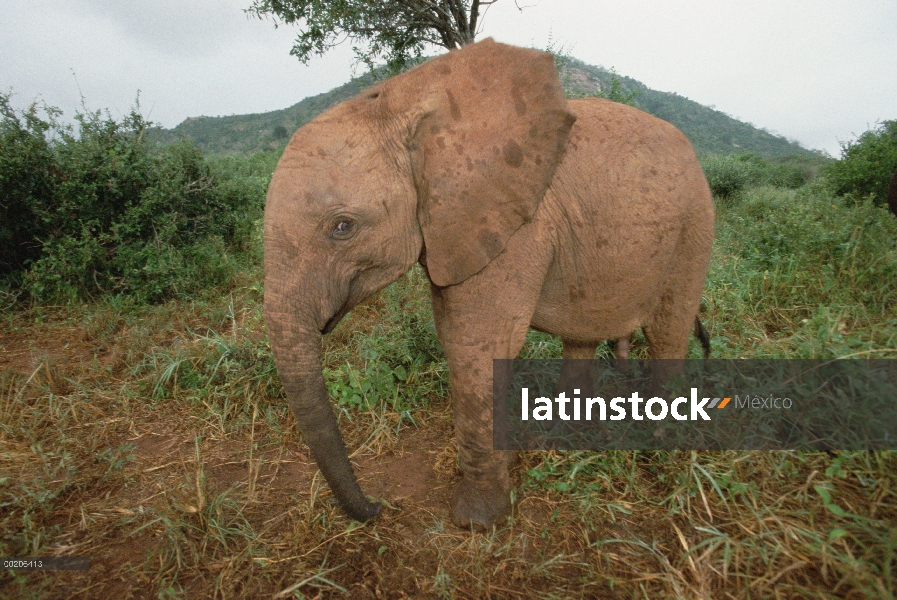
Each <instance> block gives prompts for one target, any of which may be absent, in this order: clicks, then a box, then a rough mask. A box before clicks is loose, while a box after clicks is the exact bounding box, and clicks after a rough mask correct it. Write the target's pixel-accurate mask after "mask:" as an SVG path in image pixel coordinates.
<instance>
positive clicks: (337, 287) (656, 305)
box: [264, 40, 714, 527]
mask: <svg viewBox="0 0 897 600" xmlns="http://www.w3.org/2000/svg"><path fill="white" fill-rule="evenodd" d="M713 227H714V206H713V199H712V196H711V194H710V190H709V188H708V185H707V181H706V180H705V178H704V174H703V172H702V170H701V167H700V165H699V164H698V161H697V159H696V157H695V153H694V150H693V149H692V147H691V144H690V143H689V142H688V140H687V139H686V138H685V136H683V135H682V134H681V133H680V132H679V131H678V130H677V129H676V128H674V127H673V126H672V125H670V124H669V123H666V122H664V121H661V120H660V119H656V118H654V117H652V116H650V115H648V114H646V113H644V112H642V111H640V110H637V109H635V108H631V107H629V106H625V105H622V104H617V103H614V102H610V101H607V100H602V99H582V100H574V101H571V102H569V103H568V102H567V101H566V100H565V98H564V95H563V91H562V89H561V86H560V83H559V81H558V78H557V74H556V71H555V66H554V60H553V58H552V56H551V55H549V54H545V53H542V52H537V51H534V50H526V49H522V48H515V47H511V46H506V45H503V44H498V43H495V42H493V41H492V40H486V41H483V42H480V43H477V44H472V45H469V46H466V47H464V48H463V49H460V50H457V51H452V52H450V53H448V54H446V55H443V56H440V57H438V58H435V59H433V60H430V61H428V62H426V63H424V64H423V65H421V66H419V67H417V68H415V69H413V70H411V71H408V72H406V73H404V74H402V75H398V76H396V77H393V78H391V79H389V80H387V81H385V82H383V83H381V84H379V85H377V86H376V87H373V88H371V89H369V90H367V91H366V92H364V93H362V94H360V95H359V96H357V97H356V98H354V99H352V100H348V101H346V102H343V103H342V104H339V105H337V106H335V107H333V108H331V109H330V110H328V111H327V112H325V113H324V114H322V115H320V116H319V117H317V118H316V119H314V120H313V121H312V122H310V123H308V124H307V125H305V126H304V127H302V128H301V129H299V130H298V131H297V132H296V134H295V135H294V136H293V138H292V140H291V141H290V143H289V145H288V146H287V148H286V150H285V152H284V154H283V157H282V158H281V159H280V162H279V163H278V166H277V169H276V170H275V172H274V176H273V177H272V180H271V184H270V187H269V189H268V200H267V206H266V209H265V233H264V235H265V318H266V321H267V326H268V331H269V335H270V341H271V348H272V350H273V352H274V357H275V361H276V364H277V369H278V372H279V374H280V378H281V381H282V383H283V387H284V390H285V393H286V397H287V400H288V401H289V403H290V406H291V408H292V410H293V413H294V414H295V417H296V420H297V422H298V424H299V429H300V431H301V432H302V435H303V437H304V438H305V441H306V443H307V444H308V446H309V448H310V450H311V453H312V456H313V457H314V459H315V460H316V461H317V463H318V466H319V467H320V469H321V472H322V473H323V475H324V477H325V478H326V480H327V482H328V483H329V485H330V487H331V488H332V490H333V492H334V495H335V497H336V499H337V501H338V503H339V505H340V506H341V507H342V509H343V510H344V511H345V512H346V513H347V514H348V515H349V516H350V517H352V518H354V519H357V520H360V521H365V520H367V519H370V518H372V517H374V516H376V515H377V514H378V512H379V510H380V504H379V503H376V502H371V501H369V500H368V499H367V498H366V497H365V495H364V494H363V493H362V491H361V489H360V487H359V486H358V483H357V480H356V478H355V475H354V473H353V471H352V467H351V465H350V463H349V459H348V457H347V452H346V448H345V445H344V443H343V440H342V437H341V436H340V432H339V429H338V427H337V422H336V419H335V418H334V414H333V409H332V408H331V406H330V403H329V401H328V396H327V391H326V387H325V385H324V379H323V377H322V372H321V359H320V353H321V336H322V335H324V334H326V333H328V332H330V331H331V330H332V329H333V328H334V327H335V326H336V324H337V323H338V322H339V321H340V319H342V317H343V316H344V315H345V314H346V313H347V312H349V311H350V310H351V309H352V308H353V307H354V306H356V305H357V304H358V303H359V302H361V301H362V300H364V299H365V298H367V297H369V296H371V295H372V294H374V293H375V292H377V291H378V290H380V289H382V288H384V287H385V286H387V285H388V284H389V283H391V282H393V281H395V280H396V279H398V278H399V277H400V276H401V275H402V274H403V273H405V272H406V271H407V270H408V269H409V268H410V267H411V266H412V265H413V264H414V263H415V262H420V264H421V265H422V266H423V268H424V269H425V270H426V273H427V275H428V277H429V279H430V281H431V290H432V300H433V313H434V317H435V321H436V329H437V332H438V335H439V340H440V342H441V344H442V346H443V348H444V350H445V355H446V359H447V361H448V366H449V372H450V380H451V389H452V402H453V410H454V418H455V429H456V432H457V442H458V450H459V461H460V466H461V471H462V474H463V478H462V480H461V482H460V484H459V485H458V488H457V489H456V491H455V495H454V499H453V502H452V518H453V521H454V522H455V523H456V524H458V525H460V526H464V527H468V526H476V527H490V526H492V525H493V524H495V523H497V522H499V521H500V520H502V519H503V518H504V517H505V516H506V515H507V514H508V513H509V511H510V508H511V507H510V499H509V492H510V490H511V481H510V478H509V475H508V463H509V458H510V455H509V453H506V452H498V451H494V450H493V449H492V360H493V359H495V358H514V357H516V356H517V355H518V353H519V351H520V349H521V348H522V346H523V343H524V339H525V337H526V333H527V331H528V330H529V328H530V327H533V328H535V329H538V330H541V331H545V332H549V333H553V334H555V335H558V336H560V337H561V338H562V340H563V343H564V357H565V358H593V357H594V356H595V350H596V348H597V345H598V344H599V342H601V341H602V340H605V339H614V338H619V337H622V336H628V335H629V334H630V333H631V332H632V331H634V330H635V329H636V328H638V327H642V328H643V330H644V333H645V337H646V338H647V340H648V346H649V352H650V355H651V356H652V357H654V358H682V357H684V356H685V353H686V347H687V344H688V338H689V332H690V331H691V328H692V324H693V323H694V319H695V315H696V314H697V312H698V306H699V302H700V299H701V292H702V288H703V286H704V278H705V274H706V271H707V266H708V262H709V259H710V247H711V243H712V239H713Z"/></svg>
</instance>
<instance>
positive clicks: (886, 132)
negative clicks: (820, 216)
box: [824, 121, 897, 206]
mask: <svg viewBox="0 0 897 600" xmlns="http://www.w3.org/2000/svg"><path fill="white" fill-rule="evenodd" d="M895 170H897V121H884V122H883V123H881V124H880V125H879V126H878V127H876V128H874V129H871V130H869V131H867V132H865V133H864V134H862V135H861V136H860V137H859V138H857V140H856V141H854V142H846V143H843V144H841V160H839V161H837V162H834V163H832V164H831V165H828V167H827V168H826V169H825V171H824V174H825V177H826V180H827V181H828V182H829V185H830V186H831V189H832V192H833V193H835V194H837V195H839V196H840V195H846V194H851V195H859V196H869V195H874V196H875V199H874V202H875V203H876V204H878V205H880V206H883V205H884V203H885V199H886V198H887V196H888V183H889V182H890V181H891V177H892V176H893V175H894V171H895Z"/></svg>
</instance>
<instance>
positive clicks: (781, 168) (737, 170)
mask: <svg viewBox="0 0 897 600" xmlns="http://www.w3.org/2000/svg"><path fill="white" fill-rule="evenodd" d="M802 162H804V161H801V160H789V159H785V160H783V161H781V162H778V163H771V162H768V161H767V160H766V159H764V158H763V157H762V156H760V155H759V154H756V153H754V152H751V153H744V154H725V155H719V156H706V157H704V158H702V159H701V167H703V169H704V175H705V176H706V177H707V183H709V184H710V190H711V191H712V192H713V194H714V195H715V196H719V197H721V198H729V197H731V196H733V195H734V194H736V193H738V192H740V191H742V190H744V189H745V188H748V187H755V186H760V185H768V186H771V187H779V188H787V189H797V188H799V187H801V186H802V185H804V184H805V183H807V181H808V180H809V179H810V178H811V176H812V169H811V168H810V167H809V166H806V165H803V164H802Z"/></svg>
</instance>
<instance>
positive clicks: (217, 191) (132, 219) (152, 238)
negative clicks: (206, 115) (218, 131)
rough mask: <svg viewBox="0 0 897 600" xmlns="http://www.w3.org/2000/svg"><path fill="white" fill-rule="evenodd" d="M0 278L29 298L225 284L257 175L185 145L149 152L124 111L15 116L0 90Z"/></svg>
mask: <svg viewBox="0 0 897 600" xmlns="http://www.w3.org/2000/svg"><path fill="white" fill-rule="evenodd" d="M0 106H2V111H3V114H2V116H3V121H2V124H0V143H2V144H3V146H2V156H3V161H2V162H0V192H2V194H3V198H4V200H3V201H2V202H3V204H2V205H0V210H2V224H0V245H2V246H0V247H2V254H3V257H4V258H3V261H2V263H0V278H2V279H4V280H5V282H4V286H5V287H7V288H13V289H16V288H19V289H24V290H26V291H27V292H28V293H29V294H30V296H31V297H32V298H33V299H35V300H54V299H60V298H63V299H77V298H80V297H84V296H85V295H91V294H93V293H97V292H100V293H102V292H109V291H113V292H121V293H126V294H132V295H136V296H137V297H138V299H140V300H147V301H158V300H161V299H164V298H167V297H171V296H174V295H183V294H185V293H190V292H192V291H195V290H198V289H201V288H203V287H208V286H214V285H220V284H224V283H226V282H227V280H228V279H229V273H230V271H231V270H232V266H233V264H232V262H233V261H232V257H229V256H228V253H231V254H233V251H234V250H239V249H241V248H243V247H244V246H246V245H247V244H249V241H250V239H251V237H252V229H253V227H254V226H255V222H256V221H257V219H258V218H259V217H260V216H261V211H262V206H263V203H264V193H265V187H266V185H267V178H266V177H264V176H255V177H241V176H239V175H234V174H231V173H230V172H229V171H228V170H225V169H216V168H215V165H213V164H211V163H210V162H209V161H207V160H206V159H205V157H204V156H203V154H202V152H201V151H200V150H199V149H198V148H197V147H196V146H195V145H194V144H193V143H192V142H190V141H187V140H182V141H180V142H177V143H175V144H173V145H170V146H166V147H161V148H156V147H153V146H152V145H151V144H149V143H148V142H147V141H146V138H145V136H144V133H145V132H146V130H147V128H148V127H149V126H150V123H148V122H146V121H145V120H144V119H143V117H142V116H140V115H139V114H138V113H137V112H136V111H135V112H132V113H131V114H130V115H128V116H127V117H125V118H124V119H122V120H121V121H115V120H113V119H112V118H111V117H109V116H108V115H107V116H106V117H102V116H101V114H100V112H96V113H88V114H78V115H76V117H75V118H76V121H77V124H78V134H77V135H75V134H74V133H73V131H72V128H71V127H66V126H63V125H59V124H58V123H57V121H56V118H57V116H58V115H59V112H58V111H56V110H55V109H49V110H46V111H45V112H46V114H47V118H46V119H42V118H40V117H39V116H38V113H37V110H36V108H35V107H33V106H32V107H31V108H30V109H28V110H27V111H24V112H22V113H17V112H16V111H15V110H13V109H12V108H11V107H10V106H9V102H8V97H5V96H0ZM268 176H270V171H269V173H268Z"/></svg>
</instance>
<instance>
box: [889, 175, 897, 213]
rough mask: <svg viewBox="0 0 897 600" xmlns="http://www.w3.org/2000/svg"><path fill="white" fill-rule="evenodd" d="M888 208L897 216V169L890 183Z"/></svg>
mask: <svg viewBox="0 0 897 600" xmlns="http://www.w3.org/2000/svg"><path fill="white" fill-rule="evenodd" d="M888 208H889V209H891V212H892V213H894V216H895V217H897V170H895V171H894V175H892V176H891V183H890V184H889V185H888Z"/></svg>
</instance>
